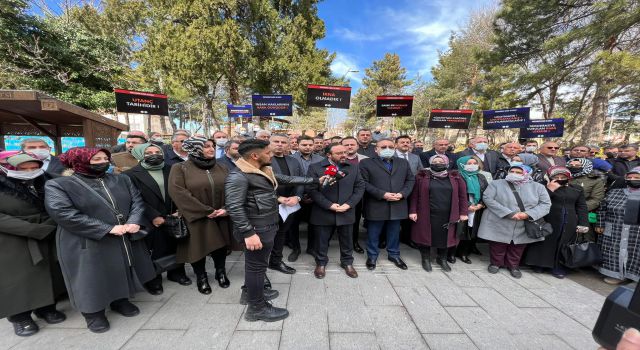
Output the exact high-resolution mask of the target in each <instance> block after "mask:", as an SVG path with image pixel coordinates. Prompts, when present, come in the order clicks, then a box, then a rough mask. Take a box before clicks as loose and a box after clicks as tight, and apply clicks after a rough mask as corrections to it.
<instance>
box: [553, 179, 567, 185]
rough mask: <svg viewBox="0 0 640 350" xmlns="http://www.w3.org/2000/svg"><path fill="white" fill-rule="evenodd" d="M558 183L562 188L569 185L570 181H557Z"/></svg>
mask: <svg viewBox="0 0 640 350" xmlns="http://www.w3.org/2000/svg"><path fill="white" fill-rule="evenodd" d="M556 183H557V184H558V185H560V186H566V185H568V184H569V180H556Z"/></svg>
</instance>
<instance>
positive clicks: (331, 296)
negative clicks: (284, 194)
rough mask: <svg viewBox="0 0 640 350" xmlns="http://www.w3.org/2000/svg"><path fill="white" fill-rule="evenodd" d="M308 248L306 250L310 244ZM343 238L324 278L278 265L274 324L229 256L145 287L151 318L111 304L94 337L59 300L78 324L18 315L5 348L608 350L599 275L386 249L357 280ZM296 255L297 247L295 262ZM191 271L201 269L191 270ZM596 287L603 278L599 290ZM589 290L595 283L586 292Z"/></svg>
mask: <svg viewBox="0 0 640 350" xmlns="http://www.w3.org/2000/svg"><path fill="white" fill-rule="evenodd" d="M303 246H306V244H305V243H303ZM337 246H338V242H337V241H332V242H331V250H330V253H329V256H330V262H329V265H328V266H327V275H326V277H325V278H324V279H323V280H318V279H316V278H315V277H314V276H313V268H314V261H313V258H312V257H311V256H309V255H306V254H303V255H301V257H300V259H299V260H298V261H297V262H295V263H291V266H293V267H295V268H296V269H297V270H298V272H297V273H296V274H294V275H285V274H282V273H279V272H274V271H271V270H269V272H268V274H269V277H270V279H271V281H272V283H273V287H274V288H275V289H277V290H278V291H280V297H278V299H276V300H275V302H274V304H275V305H276V306H280V307H287V308H288V309H289V311H290V316H289V318H287V319H286V320H284V321H279V322H274V323H264V322H246V321H245V320H244V318H243V313H244V311H245V307H244V306H242V305H240V304H238V301H239V298H240V286H241V285H242V281H243V273H244V262H243V257H242V254H241V253H240V252H234V253H233V254H232V255H230V256H229V257H228V260H227V270H228V274H229V279H230V280H231V287H230V288H228V289H222V288H220V287H219V286H218V285H217V283H216V282H215V280H214V279H213V273H212V272H213V271H214V268H213V266H212V263H211V261H209V262H208V266H207V268H208V271H209V272H210V282H211V286H212V288H213V293H212V294H211V295H209V296H204V295H201V294H199V293H198V291H197V290H196V287H195V284H194V285H192V286H188V287H183V286H180V285H177V284H175V283H173V282H168V281H166V279H165V281H164V294H162V295H160V296H151V295H148V294H145V293H141V294H139V295H138V296H137V297H136V299H135V300H133V301H134V303H136V304H137V305H138V306H139V307H140V309H141V314H140V315H138V316H136V317H133V318H125V317H122V316H120V315H117V314H114V313H113V312H110V311H108V312H107V317H108V318H109V320H110V322H111V330H110V331H109V332H107V333H104V334H93V333H91V332H89V331H88V330H87V329H86V327H85V323H84V319H83V318H82V316H81V315H80V314H79V313H78V312H75V311H73V310H72V309H71V308H70V306H69V304H68V302H64V303H61V304H59V307H60V309H61V310H62V311H64V312H66V314H67V316H68V320H67V321H65V322H63V323H61V324H57V325H45V324H43V322H42V321H41V320H38V321H37V322H38V324H39V325H40V326H41V331H40V332H39V333H38V334H36V335H34V336H32V337H29V338H19V337H17V336H15V335H14V334H13V329H12V327H11V325H10V324H9V322H7V321H6V320H3V322H4V324H2V327H0V349H91V350H97V349H252V350H257V349H259V350H267V349H296V350H299V349H332V350H338V349H394V350H396V349H411V350H415V349H458V350H460V349H580V350H585V349H597V347H598V346H597V344H596V343H595V342H594V341H593V338H592V336H591V329H592V327H593V326H594V324H595V321H596V319H597V317H598V314H599V311H600V308H601V307H602V304H603V302H604V299H605V297H604V296H603V294H606V293H602V292H600V293H599V292H596V291H595V290H598V288H601V285H600V283H601V282H599V281H598V280H597V279H596V278H591V279H585V278H582V279H581V280H580V281H579V282H580V283H577V282H574V281H573V280H571V279H563V280H559V279H556V278H554V277H552V276H550V275H547V274H535V273H532V272H530V271H528V270H524V271H523V277H522V279H520V280H515V279H513V278H511V276H510V275H509V273H508V271H504V270H501V271H500V272H499V273H498V274H496V275H491V274H489V273H488V272H487V270H486V267H487V254H486V253H485V254H484V255H483V256H481V257H479V256H472V260H473V264H471V265H467V264H463V263H462V262H460V261H458V262H457V263H455V264H453V265H452V268H453V271H452V272H450V273H445V272H443V271H441V270H440V269H439V268H438V267H437V265H436V264H434V271H433V272H431V273H427V272H425V271H423V270H422V268H421V266H420V255H419V253H418V251H417V250H413V249H410V248H408V247H407V246H404V245H402V246H401V251H402V255H403V259H404V260H405V261H406V263H407V264H408V265H409V269H408V270H407V271H402V270H400V269H398V268H396V267H395V266H394V265H393V264H392V263H391V262H389V261H387V260H386V253H381V255H380V258H379V260H378V268H377V269H376V270H375V271H374V272H371V271H368V270H367V269H366V267H365V264H364V263H365V257H364V256H363V255H361V254H355V253H354V255H355V258H356V260H355V264H354V266H355V268H356V270H358V273H359V275H360V277H359V278H357V279H351V278H349V277H347V276H346V275H345V274H344V271H343V270H342V269H340V268H339V266H338V264H339V259H338V256H339V251H338V247H337ZM288 252H289V250H288V248H285V257H286V256H287V254H288ZM188 271H189V272H191V271H190V270H189V269H188ZM590 284H593V286H591V285H590ZM584 285H587V286H588V287H589V288H588V287H585V286H584Z"/></svg>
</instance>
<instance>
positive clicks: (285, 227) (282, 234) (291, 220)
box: [269, 212, 298, 265]
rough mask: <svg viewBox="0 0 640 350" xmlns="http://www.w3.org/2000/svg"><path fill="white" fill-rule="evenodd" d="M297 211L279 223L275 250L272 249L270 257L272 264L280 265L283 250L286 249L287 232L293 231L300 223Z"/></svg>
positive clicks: (274, 242)
mask: <svg viewBox="0 0 640 350" xmlns="http://www.w3.org/2000/svg"><path fill="white" fill-rule="evenodd" d="M296 214H298V213H297V212H296V213H293V214H291V215H289V216H288V217H287V221H284V222H283V221H282V218H280V221H279V223H278V227H279V228H278V232H277V234H276V237H275V239H274V241H273V250H272V251H271V258H270V259H269V264H270V265H278V264H280V263H281V262H282V251H283V250H284V241H285V240H286V238H287V233H288V232H289V231H291V228H292V227H293V226H294V225H298V220H297V218H296Z"/></svg>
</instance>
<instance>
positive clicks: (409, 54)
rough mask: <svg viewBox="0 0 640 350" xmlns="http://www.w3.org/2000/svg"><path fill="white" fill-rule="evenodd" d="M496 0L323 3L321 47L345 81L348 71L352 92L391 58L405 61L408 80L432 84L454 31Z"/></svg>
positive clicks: (340, 0) (348, 0)
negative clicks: (388, 54)
mask: <svg viewBox="0 0 640 350" xmlns="http://www.w3.org/2000/svg"><path fill="white" fill-rule="evenodd" d="M494 3H495V1H494V0H324V1H323V2H321V3H320V4H319V15H320V18H322V19H323V20H324V22H325V26H326V36H325V38H324V39H323V40H322V41H320V42H319V43H318V46H319V47H321V48H325V49H327V50H329V51H330V52H335V53H336V54H337V56H336V59H335V60H334V62H333V64H332V65H331V69H332V71H333V74H334V75H335V76H337V77H342V76H343V75H344V74H345V73H346V72H347V71H349V70H359V71H360V72H359V73H350V74H349V75H348V77H349V78H350V79H351V86H352V87H353V88H354V90H353V91H354V93H355V91H356V90H357V89H358V88H359V87H360V85H361V82H362V77H363V76H364V69H365V68H367V67H369V66H371V64H372V62H373V61H374V60H379V59H381V58H382V57H383V56H384V54H385V53H386V52H392V53H397V54H398V55H400V60H401V63H402V65H403V66H404V67H405V68H407V71H408V74H407V76H408V77H409V78H415V77H416V76H417V75H418V74H419V75H420V76H421V77H422V79H423V80H427V81H428V80H431V67H432V66H434V65H435V64H436V63H437V60H438V50H440V51H443V50H446V48H447V44H448V40H449V37H450V35H451V32H452V31H455V30H457V29H459V28H460V27H462V26H464V24H465V23H466V21H467V19H468V17H469V14H470V13H471V12H473V11H474V10H477V9H479V8H482V7H485V6H491V5H492V4H494Z"/></svg>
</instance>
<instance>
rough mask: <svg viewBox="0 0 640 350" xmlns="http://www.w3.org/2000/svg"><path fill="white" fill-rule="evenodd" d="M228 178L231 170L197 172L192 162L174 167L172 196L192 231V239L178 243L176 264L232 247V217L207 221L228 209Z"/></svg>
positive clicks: (223, 168)
mask: <svg viewBox="0 0 640 350" xmlns="http://www.w3.org/2000/svg"><path fill="white" fill-rule="evenodd" d="M227 174H228V170H227V169H226V168H225V167H223V166H221V165H219V164H216V165H215V166H214V167H213V168H211V170H209V174H207V170H204V169H200V168H198V167H197V166H196V165H195V164H194V163H193V162H192V161H191V160H187V161H185V162H183V163H179V164H175V165H174V166H172V167H171V173H170V174H169V195H170V196H171V199H173V201H174V203H175V204H176V206H177V207H178V211H179V212H180V214H182V216H183V217H184V218H185V220H186V222H187V227H188V228H189V237H188V238H186V239H184V240H180V241H179V242H178V249H177V253H176V260H177V262H179V263H185V262H188V263H192V262H196V261H198V260H200V259H202V258H204V257H205V256H207V254H209V253H211V252H212V251H214V250H216V249H220V248H222V247H225V246H229V245H230V237H231V236H230V232H231V230H230V227H229V225H230V221H229V217H228V216H225V217H220V218H215V219H209V218H208V217H207V215H209V214H211V213H212V212H213V211H214V210H216V209H220V208H224V206H225V202H224V181H225V178H226V177H227ZM210 179H211V181H210Z"/></svg>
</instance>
